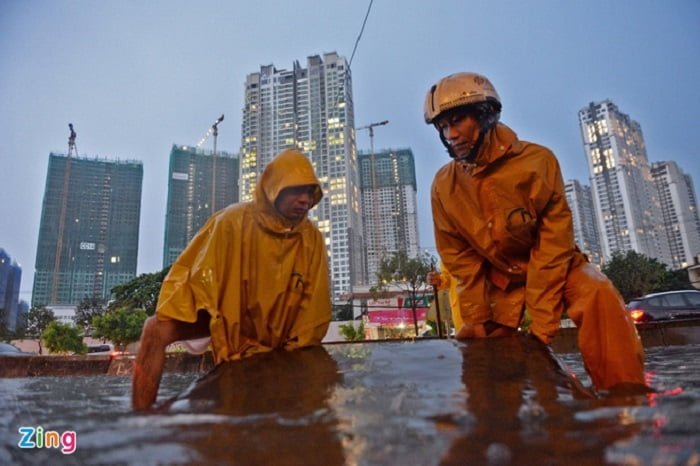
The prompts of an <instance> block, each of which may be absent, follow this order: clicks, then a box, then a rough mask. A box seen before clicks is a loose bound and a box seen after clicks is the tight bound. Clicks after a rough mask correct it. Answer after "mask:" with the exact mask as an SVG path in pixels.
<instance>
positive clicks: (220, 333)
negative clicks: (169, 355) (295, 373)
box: [156, 150, 331, 364]
mask: <svg viewBox="0 0 700 466" xmlns="http://www.w3.org/2000/svg"><path fill="white" fill-rule="evenodd" d="M302 185H317V186H318V189H317V190H316V193H315V195H314V205H316V204H317V203H318V202H319V201H320V200H321V196H322V193H321V187H320V184H319V182H318V179H317V178H316V176H315V174H314V171H313V168H312V166H311V163H310V162H309V160H308V158H307V157H306V156H304V155H303V154H301V153H300V152H297V151H292V150H287V151H284V152H282V153H281V154H279V155H278V156H277V157H275V159H274V160H273V161H272V162H271V163H270V164H269V165H268V166H267V167H266V168H265V170H264V172H263V174H262V176H261V178H260V181H259V183H258V186H257V189H256V191H255V195H254V200H253V201H252V202H249V203H240V204H233V205H231V206H229V207H227V208H225V209H223V210H221V211H219V212H217V213H216V214H215V215H214V216H213V217H212V218H211V219H209V221H208V222H207V223H206V224H205V225H204V227H202V229H201V230H200V231H199V233H197V235H196V236H195V237H194V238H193V239H192V241H191V242H190V244H189V245H188V246H187V248H186V249H185V250H184V251H183V252H182V254H181V255H180V257H179V258H178V259H177V261H176V262H175V263H174V264H173V266H172V268H171V270H170V272H169V273H168V275H167V276H166V278H165V280H164V282H163V286H162V289H161V292H160V296H159V300H158V307H157V309H156V315H157V316H158V318H159V319H175V320H180V321H185V322H195V321H196V320H197V313H198V311H199V310H202V309H204V310H206V311H207V312H208V313H209V314H210V316H211V320H210V331H211V344H212V347H213V354H214V359H215V362H216V363H217V364H218V363H220V362H222V361H229V360H233V359H238V358H242V357H246V356H249V355H251V354H254V353H258V352H264V351H269V350H272V349H275V348H284V349H294V348H298V347H302V346H308V345H317V344H320V342H321V340H322V338H323V337H324V335H325V334H326V330H327V329H328V324H329V322H330V318H331V301H330V287H329V282H328V276H329V275H328V263H327V254H326V248H325V244H324V240H323V236H322V235H321V233H320V232H319V231H318V229H317V228H316V227H315V226H314V225H313V224H312V223H311V222H310V221H309V220H308V219H306V218H305V219H304V220H302V221H301V222H300V223H299V224H297V225H296V226H291V225H290V223H289V222H288V221H287V220H285V218H284V217H282V216H281V215H280V214H279V213H278V212H277V210H276V209H275V206H274V202H275V199H277V196H278V195H279V194H280V192H281V191H282V190H283V189H284V188H288V187H292V186H302Z"/></svg>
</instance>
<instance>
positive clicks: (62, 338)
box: [41, 320, 87, 354]
mask: <svg viewBox="0 0 700 466" xmlns="http://www.w3.org/2000/svg"><path fill="white" fill-rule="evenodd" d="M41 338H42V339H43V340H44V341H45V342H46V347H47V348H48V349H49V351H50V352H52V353H75V354H85V353H87V346H86V345H85V344H84V343H83V335H82V333H81V332H80V329H79V328H78V327H74V326H72V325H68V324H62V323H60V322H58V321H56V320H54V321H53V322H51V323H50V324H49V325H48V327H46V330H44V331H43V332H42V334H41Z"/></svg>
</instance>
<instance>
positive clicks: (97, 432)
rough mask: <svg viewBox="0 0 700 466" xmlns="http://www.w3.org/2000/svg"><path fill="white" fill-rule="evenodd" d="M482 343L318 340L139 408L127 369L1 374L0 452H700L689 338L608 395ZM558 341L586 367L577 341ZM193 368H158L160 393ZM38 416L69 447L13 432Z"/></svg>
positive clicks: (350, 459) (471, 460)
mask: <svg viewBox="0 0 700 466" xmlns="http://www.w3.org/2000/svg"><path fill="white" fill-rule="evenodd" d="M492 357H497V355H491V354H489V355H487V356H485V355H484V353H483V352H476V353H475V352H471V353H470V352H469V351H468V350H466V351H465V350H464V348H461V347H459V346H457V345H455V344H454V343H453V344H451V346H450V344H447V343H446V342H439V341H438V342H420V343H413V344H410V343H409V344H385V345H383V346H382V345H376V346H371V345H366V346H351V345H339V346H335V347H334V346H329V347H326V351H323V352H322V354H321V355H320V356H318V355H314V354H307V355H303V356H302V357H301V359H299V360H297V361H290V360H284V361H277V362H275V361H276V360H272V362H270V363H267V364H266V367H271V368H272V369H270V370H268V371H260V370H259V367H260V366H255V365H248V366H245V365H241V366H240V370H237V371H234V372H233V373H229V374H226V373H224V374H223V375H220V376H219V377H218V378H214V379H211V380H209V381H208V382H207V383H202V382H201V381H200V383H199V385H197V388H195V389H192V390H190V391H189V392H187V395H186V396H184V397H181V399H179V400H178V401H175V402H174V403H173V404H172V405H171V406H170V410H169V411H168V412H161V413H156V414H153V413H151V414H147V415H142V414H135V413H132V412H131V411H130V383H131V379H130V378H129V377H116V376H98V377H70V378H69V377H36V378H24V379H1V380H0V406H1V407H2V408H3V409H2V410H0V464H138V465H147V464H221V463H222V462H230V463H236V464H343V463H346V464H440V463H444V464H534V463H528V461H527V459H528V458H529V459H533V460H536V462H537V464H568V463H571V462H573V463H576V464H601V463H609V464H659V465H666V464H669V465H675V464H687V465H697V464H700V421H698V419H700V345H688V346H677V347H658V348H651V349H648V350H647V352H646V372H647V377H648V380H649V383H650V385H651V386H652V387H653V388H654V389H656V390H657V393H654V394H649V395H641V396H635V397H624V398H615V399H586V398H585V397H584V398H581V397H579V396H576V392H575V391H574V390H571V387H569V386H565V385H562V383H561V380H559V381H558V382H557V381H555V382H557V383H558V384H559V385H557V384H556V383H551V384H547V383H544V382H543V381H546V380H545V379H544V378H543V377H545V376H546V374H544V373H542V374H537V373H535V374H533V373H531V372H532V370H533V369H532V368H528V369H527V370H529V371H531V372H530V373H525V372H522V373H521V372H520V371H519V369H514V368H516V367H519V366H528V365H530V362H529V361H531V360H532V358H529V359H526V360H522V361H513V365H512V366H509V367H506V368H505V372H504V370H503V368H500V369H499V370H498V371H496V372H494V373H490V371H492V366H490V365H489V364H491V363H492V361H491V360H490V358H492ZM559 357H560V359H561V360H562V361H563V362H565V363H566V364H567V365H568V366H569V367H570V368H571V369H572V370H573V372H574V373H575V374H576V375H577V377H578V378H579V379H580V380H582V381H583V382H584V383H588V382H587V376H586V375H585V372H584V371H583V369H582V367H581V364H580V359H579V358H578V357H577V356H576V355H559ZM536 364H540V362H537V363H536ZM540 365H541V364H540ZM237 367H238V366H237ZM285 370H286V371H287V372H286V373H288V374H293V375H290V377H289V378H288V379H289V380H286V379H285V380H279V374H280V371H285ZM543 374H544V375H543ZM227 377H229V379H227ZM196 378H197V376H196V375H194V374H166V375H165V376H164V379H163V383H162V384H161V391H160V393H159V395H160V396H159V399H161V400H162V399H167V398H170V397H174V396H175V395H177V394H178V393H181V392H182V391H183V390H185V389H186V388H187V387H188V386H190V388H192V382H193V381H194V380H195V379H196ZM493 380H495V383H494V384H493V385H492V386H485V383H486V382H488V381H493ZM237 382H242V383H243V384H244V385H245V388H243V389H240V388H241V387H237V386H236V383H237ZM307 382H308V383H307ZM268 387H269V388H268ZM231 389H234V390H231ZM239 389H240V390H239ZM212 390H213V391H212ZM212 393H215V399H216V401H212V399H211V396H212ZM208 398H209V399H208ZM273 399H274V401H271V400H273ZM39 426H41V427H42V428H43V432H47V431H55V432H57V433H58V434H59V435H61V434H64V433H66V432H75V440H76V442H75V444H74V449H75V451H74V452H73V453H72V454H62V453H61V449H62V448H63V449H67V450H70V449H71V442H72V438H71V437H70V436H67V437H63V440H64V442H63V443H60V444H59V448H47V447H46V445H44V446H43V447H42V448H36V447H35V448H28V449H22V448H20V447H19V446H18V443H20V442H21V441H22V437H23V435H25V433H26V432H28V429H29V430H33V431H34V437H33V440H37V439H38V437H37V435H36V428H37V427H39ZM23 428H24V430H23V431H20V429H23ZM538 455H539V456H538ZM573 463H571V464H573Z"/></svg>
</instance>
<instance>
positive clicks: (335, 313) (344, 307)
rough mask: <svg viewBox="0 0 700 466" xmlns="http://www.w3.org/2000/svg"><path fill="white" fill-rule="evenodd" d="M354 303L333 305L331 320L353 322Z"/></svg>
mask: <svg viewBox="0 0 700 466" xmlns="http://www.w3.org/2000/svg"><path fill="white" fill-rule="evenodd" d="M352 318H353V312H352V302H347V303H345V304H333V306H332V314H331V320H341V321H342V320H352Z"/></svg>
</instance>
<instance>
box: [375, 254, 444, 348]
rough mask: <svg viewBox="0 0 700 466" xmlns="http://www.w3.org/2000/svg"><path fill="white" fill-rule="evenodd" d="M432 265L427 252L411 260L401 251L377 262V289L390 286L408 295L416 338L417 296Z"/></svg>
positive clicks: (430, 257)
mask: <svg viewBox="0 0 700 466" xmlns="http://www.w3.org/2000/svg"><path fill="white" fill-rule="evenodd" d="M432 263H433V257H432V256H431V255H430V254H428V253H427V252H426V253H423V254H419V255H418V256H416V257H413V258H411V257H408V254H407V253H406V251H403V250H401V251H397V252H394V253H392V254H389V255H386V256H383V257H382V258H381V260H380V261H379V271H378V272H377V287H378V288H379V289H384V288H386V287H387V286H388V285H389V284H392V285H394V286H396V287H398V288H399V289H401V290H402V291H404V292H406V293H407V294H408V296H409V299H410V301H411V308H412V310H413V325H414V328H415V332H416V336H418V317H417V315H416V304H417V302H418V294H419V291H420V290H423V289H424V287H425V284H426V282H425V278H426V275H428V272H429V271H430V267H431V264H432Z"/></svg>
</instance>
